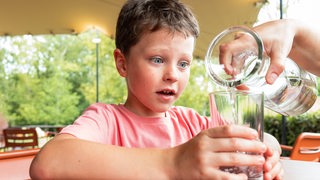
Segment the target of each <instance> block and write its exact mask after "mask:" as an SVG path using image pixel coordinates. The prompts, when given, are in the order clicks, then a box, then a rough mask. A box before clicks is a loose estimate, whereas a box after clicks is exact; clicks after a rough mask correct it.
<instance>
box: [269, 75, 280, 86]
mask: <svg viewBox="0 0 320 180" xmlns="http://www.w3.org/2000/svg"><path fill="white" fill-rule="evenodd" d="M277 78H278V75H277V74H276V73H271V74H270V76H269V83H270V84H272V83H273V82H274V81H276V79H277Z"/></svg>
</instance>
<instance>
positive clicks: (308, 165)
mask: <svg viewBox="0 0 320 180" xmlns="http://www.w3.org/2000/svg"><path fill="white" fill-rule="evenodd" d="M281 163H282V166H283V169H284V180H309V179H310V180H320V162H309V161H295V160H287V159H282V160H281Z"/></svg>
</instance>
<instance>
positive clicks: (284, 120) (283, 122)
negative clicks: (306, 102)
mask: <svg viewBox="0 0 320 180" xmlns="http://www.w3.org/2000/svg"><path fill="white" fill-rule="evenodd" d="M282 18H283V4H282V0H280V19H282ZM281 127H282V128H281V131H282V135H281V144H287V116H284V115H282V118H281Z"/></svg>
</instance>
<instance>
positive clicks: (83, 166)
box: [30, 0, 282, 179]
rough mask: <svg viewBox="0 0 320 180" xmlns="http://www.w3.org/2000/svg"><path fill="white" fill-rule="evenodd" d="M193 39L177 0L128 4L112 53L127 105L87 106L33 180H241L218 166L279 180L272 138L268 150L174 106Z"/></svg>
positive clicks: (238, 130)
mask: <svg viewBox="0 0 320 180" xmlns="http://www.w3.org/2000/svg"><path fill="white" fill-rule="evenodd" d="M198 34H199V28H198V23H197V21H196V19H195V17H194V16H193V14H192V13H191V11H190V10H189V9H188V8H187V7H186V6H185V5H183V4H182V3H180V2H178V1H177V0H129V1H128V2H127V3H126V4H125V5H124V6H123V8H122V10H121V12H120V15H119V18H118V22H117V31H116V50H115V51H114V59H115V63H116V67H117V70H118V72H119V74H120V75H121V76H122V77H124V78H125V79H126V82H127V88H128V97H127V100H126V102H125V103H124V104H118V105H115V104H102V103H96V104H93V105H91V106H90V107H88V108H87V109H86V111H85V112H84V113H83V115H81V116H80V117H79V118H78V119H77V120H76V121H75V123H74V124H73V125H70V126H68V127H66V128H64V129H63V130H62V132H61V133H60V134H59V135H58V136H56V137H55V138H54V139H53V140H51V141H50V142H49V143H47V144H46V146H45V147H44V148H43V149H42V150H41V151H40V152H39V154H38V155H37V157H36V158H35V159H34V161H33V162H32V165H31V168H30V175H31V177H32V178H33V179H38V178H39V179H41V178H50V179H60V178H66V179H69V178H73V179H78V178H81V179H240V178H242V179H244V178H246V176H245V175H243V174H240V175H236V174H229V173H226V172H222V171H220V170H219V166H231V165H262V164H264V167H265V171H266V173H265V178H266V179H273V178H277V177H280V176H281V172H282V171H281V165H280V163H279V154H280V152H278V149H279V148H278V146H279V144H277V142H276V141H275V140H274V139H272V138H270V139H271V140H270V141H269V142H268V143H269V144H270V146H268V147H267V146H266V145H265V144H263V143H262V142H258V141H255V140H253V139H256V138H257V137H258V134H257V132H256V131H254V130H252V129H250V128H246V127H241V126H219V125H222V122H221V121H220V120H219V119H214V120H213V119H211V118H207V117H203V116H200V115H199V114H198V113H197V112H195V111H194V110H192V109H190V108H185V107H175V106H172V105H173V103H174V102H175V101H176V100H177V98H179V96H180V95H181V93H182V92H183V90H184V88H185V87H186V85H187V82H188V79H189V74H190V68H189V66H190V65H191V63H192V53H193V50H194V46H195V39H196V38H197V37H198ZM268 137H269V136H268ZM267 139H268V138H267ZM277 148H278V149H277ZM237 150H239V151H246V152H255V153H265V156H266V159H265V158H264V157H263V156H253V155H246V154H242V153H235V151H237ZM273 150H274V151H273Z"/></svg>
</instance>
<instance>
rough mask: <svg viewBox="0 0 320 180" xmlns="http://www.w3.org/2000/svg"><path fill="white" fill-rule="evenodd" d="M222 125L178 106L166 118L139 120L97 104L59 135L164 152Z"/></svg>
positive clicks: (124, 111)
mask: <svg viewBox="0 0 320 180" xmlns="http://www.w3.org/2000/svg"><path fill="white" fill-rule="evenodd" d="M221 124H223V122H222V121H221V120H220V118H218V119H215V120H212V119H211V118H208V117H204V116H201V115H199V114H198V113H197V112H196V111H194V110H193V109H191V108H186V107H181V106H174V107H172V108H170V109H169V110H168V111H167V112H166V117H159V118H149V117H141V116H138V115H136V114H134V113H133V112H131V111H129V110H128V109H126V108H125V107H124V106H123V105H114V104H103V103H96V104H93V105H91V106H89V107H88V108H87V109H86V110H85V111H84V113H83V114H82V115H81V116H80V117H79V118H78V119H76V121H75V122H74V124H72V125H69V126H67V127H65V128H64V129H63V130H62V131H61V133H68V134H72V135H74V136H76V137H78V138H81V139H85V140H89V141H94V142H98V143H103V144H111V145H117V146H125V147H158V148H166V147H173V146H176V145H179V144H182V143H184V142H186V141H188V140H189V139H191V138H192V137H194V136H195V135H197V134H198V133H199V132H200V131H201V130H204V129H207V128H210V127H215V126H219V125H221Z"/></svg>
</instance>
